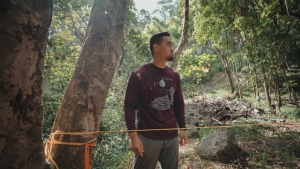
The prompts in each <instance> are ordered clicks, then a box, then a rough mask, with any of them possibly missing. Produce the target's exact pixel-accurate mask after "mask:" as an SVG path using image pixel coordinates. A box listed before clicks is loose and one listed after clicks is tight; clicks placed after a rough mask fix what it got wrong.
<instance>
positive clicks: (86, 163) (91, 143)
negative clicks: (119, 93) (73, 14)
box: [45, 122, 300, 169]
mask: <svg viewBox="0 0 300 169" xmlns="http://www.w3.org/2000/svg"><path fill="white" fill-rule="evenodd" d="M272 124H289V125H300V123H297V122H290V123H289V122H283V123H272ZM265 125H267V124H242V125H233V126H202V127H195V126H194V127H190V128H162V129H143V130H109V131H89V132H63V131H61V130H59V131H55V132H54V133H51V135H50V139H49V140H48V141H47V143H46V146H45V149H46V152H47V153H46V154H47V158H48V159H49V160H50V161H51V162H52V163H53V164H54V165H55V167H56V169H59V167H58V165H57V164H56V162H55V161H54V160H53V158H52V156H51V151H52V149H53V145H55V144H57V145H72V146H83V145H84V148H85V150H84V168H85V169H90V168H91V165H90V147H94V146H96V140H97V138H94V139H92V140H90V141H88V142H86V143H79V142H61V141H57V140H55V138H54V136H55V135H91V134H97V133H121V132H134V131H135V132H139V131H159V130H179V129H186V130H190V129H200V128H232V127H243V126H265ZM48 144H50V147H49V148H48Z"/></svg>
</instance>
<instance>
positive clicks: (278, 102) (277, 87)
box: [272, 58, 282, 111]
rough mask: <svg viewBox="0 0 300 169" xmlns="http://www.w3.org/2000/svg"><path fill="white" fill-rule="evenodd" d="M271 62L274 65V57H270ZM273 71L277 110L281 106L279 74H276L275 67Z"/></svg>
mask: <svg viewBox="0 0 300 169" xmlns="http://www.w3.org/2000/svg"><path fill="white" fill-rule="evenodd" d="M272 63H273V65H275V61H274V58H272ZM274 73H275V79H274V80H275V93H276V100H277V107H278V110H279V111H281V110H280V107H281V106H282V101H281V94H280V90H279V76H278V72H277V70H276V68H274Z"/></svg>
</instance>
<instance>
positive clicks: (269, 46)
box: [43, 0, 300, 168]
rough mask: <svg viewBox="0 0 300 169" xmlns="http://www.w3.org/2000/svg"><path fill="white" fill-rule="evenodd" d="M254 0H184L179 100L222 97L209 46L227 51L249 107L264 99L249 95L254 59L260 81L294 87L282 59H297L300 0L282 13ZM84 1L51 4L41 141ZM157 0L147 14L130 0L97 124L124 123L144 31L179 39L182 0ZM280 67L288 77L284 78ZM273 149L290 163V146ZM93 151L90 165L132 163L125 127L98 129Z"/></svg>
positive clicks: (70, 60) (294, 114)
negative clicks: (185, 33)
mask: <svg viewBox="0 0 300 169" xmlns="http://www.w3.org/2000/svg"><path fill="white" fill-rule="evenodd" d="M239 2H240V3H239ZM253 2H254V1H251V0H240V1H235V0H191V2H190V8H191V10H190V11H191V13H190V18H191V20H190V25H191V26H190V29H189V39H188V42H187V44H186V46H185V48H184V50H183V52H182V54H181V56H180V59H179V61H178V65H177V68H176V70H177V71H178V72H179V74H180V75H181V78H182V88H183V92H184V95H185V98H186V99H187V98H193V97H195V96H199V95H201V94H202V93H201V90H202V88H203V89H204V91H205V92H207V93H208V94H210V95H214V96H215V95H218V96H220V95H228V89H229V88H228V89H226V88H224V83H225V81H226V79H225V78H223V79H221V77H216V78H217V79H218V81H215V84H212V83H211V82H210V80H211V79H212V77H213V76H214V75H215V74H216V73H218V72H221V71H224V70H223V68H222V65H221V62H220V57H219V54H218V53H215V52H213V50H212V49H214V47H218V48H219V49H220V50H221V51H222V52H223V53H224V55H226V57H227V59H228V62H229V67H230V69H231V71H232V72H234V71H236V72H237V74H238V75H239V76H240V77H241V78H242V80H243V82H242V85H243V89H244V90H245V92H244V99H245V100H248V101H251V102H252V104H254V105H258V106H265V104H266V103H265V100H264V99H261V102H260V103H257V102H256V100H255V99H254V98H253V96H252V95H253V94H252V93H253V88H254V86H255V83H256V82H257V83H258V84H259V87H260V92H262V88H263V82H264V79H263V76H262V70H261V65H262V66H264V67H265V68H266V72H265V75H266V77H267V79H266V80H267V81H268V83H269V84H271V86H272V87H273V86H274V81H275V79H276V75H278V76H279V83H280V89H281V91H283V89H287V88H288V87H289V86H290V87H297V86H298V85H299V84H298V81H297V80H296V79H294V77H299V75H298V74H295V73H294V74H293V73H292V72H291V70H292V69H289V70H288V68H287V67H286V65H291V66H293V67H296V68H297V66H299V63H300V60H299V57H298V55H299V52H300V47H299V43H300V31H299V30H300V29H299V28H300V23H299V17H297V14H299V13H300V10H299V9H300V1H299V2H298V1H297V2H296V1H289V2H288V4H289V6H288V7H289V12H290V16H288V15H286V13H287V11H285V9H286V8H285V7H284V8H282V4H280V2H281V1H258V4H253ZM91 4H92V1H91V0H71V1H61V0H59V1H56V2H55V8H54V17H53V21H52V25H51V28H50V32H49V43H48V48H47V53H46V56H45V65H44V66H45V70H44V77H45V82H44V93H43V103H44V115H45V116H44V117H45V119H44V128H43V138H44V140H46V139H47V138H48V137H49V134H50V132H51V128H52V123H53V121H54V119H55V116H56V112H57V110H58V108H59V105H60V103H61V100H62V97H63V94H64V91H65V89H66V87H67V85H68V83H69V81H70V79H71V77H72V74H73V70H74V67H75V64H76V61H77V58H78V56H79V53H80V51H81V48H82V43H83V39H84V35H85V31H86V28H87V26H88V18H89V15H90V11H91ZM159 4H160V6H159V9H157V10H156V11H155V13H156V14H159V15H160V16H161V18H157V17H153V15H151V14H150V13H149V12H148V11H145V10H141V11H137V10H136V9H135V7H134V1H131V4H130V11H129V13H128V16H127V23H126V29H125V40H124V43H123V45H122V47H121V53H120V62H119V63H118V67H117V69H116V73H115V76H114V78H113V82H112V84H111V86H110V89H109V94H108V96H107V98H106V104H105V108H104V114H103V117H102V122H101V127H100V130H120V129H122V130H123V129H126V125H125V121H124V111H123V100H124V96H125V90H126V86H127V81H128V78H129V76H130V74H131V72H132V71H133V70H135V69H136V68H138V67H139V66H141V65H142V64H145V63H147V62H150V61H151V59H152V57H151V53H150V50H149V40H150V37H151V36H152V35H153V34H155V33H157V32H162V31H168V32H170V33H171V34H172V40H173V41H174V48H175V47H176V44H177V43H178V41H179V39H180V36H181V31H182V20H181V19H182V18H181V17H182V11H183V8H182V7H183V1H182V0H179V1H171V0H162V1H160V2H159ZM284 6H285V5H284ZM217 54H218V55H217ZM285 71H287V80H284V78H283V72H285ZM276 73H277V74H276ZM233 76H234V75H233ZM200 85H201V86H200ZM270 88H271V87H270ZM273 95H274V91H273ZM261 97H264V94H261V96H260V98H261ZM298 97H299V96H298ZM286 107H287V106H286ZM282 110H283V113H281V116H282V117H285V116H286V117H287V119H292V120H295V119H299V118H300V112H299V111H298V110H295V109H294V108H287V109H285V106H283V107H282ZM229 130H230V131H231V132H233V133H234V134H235V135H236V136H237V138H238V139H240V140H242V141H244V140H251V139H255V140H258V139H265V138H266V133H268V132H273V133H275V132H276V130H275V129H266V128H259V127H239V128H232V129H229ZM212 132H213V131H212V130H210V129H201V130H199V135H200V138H199V139H200V140H201V139H202V138H203V137H205V136H206V135H208V134H210V133H212ZM276 134H277V135H278V137H280V138H284V139H294V138H297V137H298V139H299V135H297V133H293V132H290V133H288V134H285V133H284V132H279V133H276ZM294 148H295V147H294ZM278 151H280V152H282V154H285V157H286V158H285V157H282V158H283V159H286V160H287V159H288V158H290V159H292V160H291V161H293V160H294V161H295V159H296V158H294V157H293V156H292V155H291V152H292V150H291V149H289V148H288V147H284V148H283V149H282V150H281V149H279V150H278ZM94 153H95V156H94V160H93V167H94V168H130V167H129V165H130V163H132V153H131V150H130V147H129V140H128V136H127V133H100V134H99V136H98V142H97V147H96V148H95V151H94ZM267 155H268V154H267V153H265V152H259V154H257V155H256V157H257V158H258V159H259V160H260V161H261V164H267V157H268V156H267ZM127 166H128V167H127Z"/></svg>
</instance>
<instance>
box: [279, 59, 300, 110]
mask: <svg viewBox="0 0 300 169" xmlns="http://www.w3.org/2000/svg"><path fill="white" fill-rule="evenodd" d="M285 59H286V57H285ZM285 64H286V68H287V69H286V70H283V71H284V73H283V75H284V79H285V81H286V82H287V77H286V71H287V70H289V65H288V63H287V62H285ZM290 80H291V78H290ZM288 87H289V92H290V99H291V96H293V100H294V103H295V105H296V108H297V109H298V108H299V102H298V98H297V95H296V94H295V91H294V89H293V87H292V86H291V85H290V84H289V83H288Z"/></svg>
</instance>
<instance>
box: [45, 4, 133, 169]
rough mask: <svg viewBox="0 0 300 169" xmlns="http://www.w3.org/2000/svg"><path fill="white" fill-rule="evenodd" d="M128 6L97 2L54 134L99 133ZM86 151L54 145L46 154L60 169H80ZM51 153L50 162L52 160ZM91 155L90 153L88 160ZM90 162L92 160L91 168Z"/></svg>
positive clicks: (79, 138) (72, 138) (75, 138)
mask: <svg viewBox="0 0 300 169" xmlns="http://www.w3.org/2000/svg"><path fill="white" fill-rule="evenodd" d="M128 5H129V0H95V1H94V3H93V7H92V11H91V16H90V19H89V24H88V25H89V26H88V30H87V32H86V37H85V40H84V45H83V49H82V51H81V53H80V56H79V59H78V62H77V64H76V67H75V71H74V74H73V77H72V79H71V81H70V83H69V85H68V87H67V89H66V92H65V95H64V97H63V100H62V103H61V105H60V108H59V110H58V113H57V116H56V119H55V122H54V125H53V128H52V133H53V132H55V131H58V130H61V131H64V132H87V131H97V130H99V127H100V122H101V118H102V113H103V108H104V105H105V100H106V96H107V94H108V90H109V86H110V84H111V81H112V78H113V75H114V72H115V68H116V64H117V61H118V59H119V49H120V47H121V45H122V42H123V37H124V26H125V18H126V14H127V11H128ZM97 135H98V134H90V135H58V136H56V137H55V139H56V140H58V141H61V142H76V143H86V142H88V141H90V140H92V139H95V138H97ZM50 145H51V144H48V147H49V146H50ZM90 149H92V147H90ZM48 150H49V149H48ZM84 151H85V146H84V145H81V146H72V145H59V144H54V145H53V149H52V151H51V153H50V152H49V151H48V152H47V153H49V154H50V155H51V157H52V158H53V160H54V161H55V162H56V164H57V165H58V167H59V168H60V169H73V168H76V169H77V168H80V169H81V168H84V166H85V167H86V165H85V163H84V161H85V160H84ZM49 154H48V155H47V157H48V159H50V158H51V157H50V156H49ZM92 154H93V153H92V151H90V152H89V157H91V156H92ZM90 159H92V158H90ZM90 163H91V161H90V160H89V163H88V165H90Z"/></svg>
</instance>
